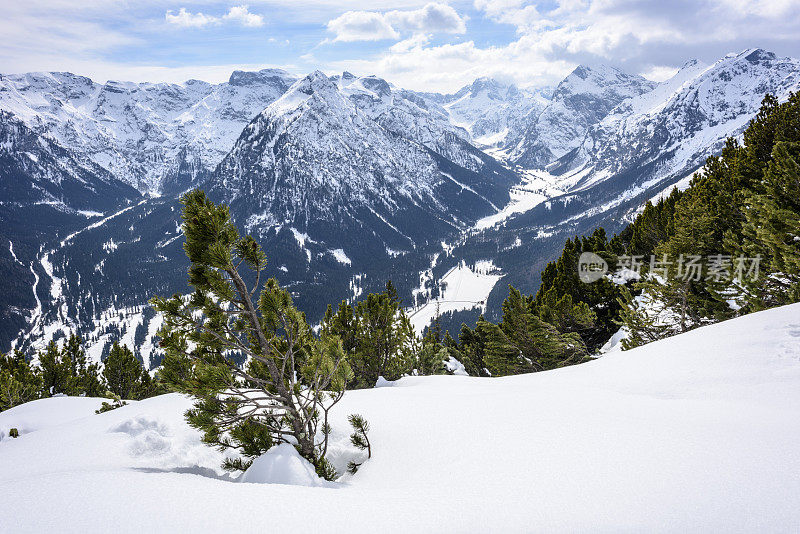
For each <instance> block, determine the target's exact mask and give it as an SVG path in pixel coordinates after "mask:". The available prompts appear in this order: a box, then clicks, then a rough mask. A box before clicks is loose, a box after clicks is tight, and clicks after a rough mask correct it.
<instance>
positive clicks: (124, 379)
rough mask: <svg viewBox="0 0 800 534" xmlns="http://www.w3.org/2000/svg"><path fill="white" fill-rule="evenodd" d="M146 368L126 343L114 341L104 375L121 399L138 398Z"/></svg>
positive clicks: (109, 385)
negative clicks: (120, 343)
mask: <svg viewBox="0 0 800 534" xmlns="http://www.w3.org/2000/svg"><path fill="white" fill-rule="evenodd" d="M143 372H144V369H143V368H142V364H141V363H139V360H137V359H136V356H134V355H133V352H131V350H130V349H129V348H128V347H127V346H126V345H119V344H118V343H114V345H113V346H112V347H111V352H110V353H109V355H108V359H107V360H106V361H105V368H104V369H103V377H104V378H105V380H106V384H107V386H108V390H109V391H110V392H111V393H112V394H114V395H117V396H118V397H120V398H121V399H134V400H135V399H136V398H138V395H137V394H138V392H139V391H138V390H139V387H140V381H141V377H142V373H143Z"/></svg>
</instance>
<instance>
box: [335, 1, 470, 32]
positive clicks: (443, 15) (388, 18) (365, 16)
mask: <svg viewBox="0 0 800 534" xmlns="http://www.w3.org/2000/svg"><path fill="white" fill-rule="evenodd" d="M328 30H329V31H331V32H333V33H334V34H336V37H335V38H334V39H333V40H334V41H379V40H383V39H394V40H397V39H400V35H401V32H412V33H465V32H466V31H467V26H466V19H465V18H464V17H462V16H460V15H459V14H458V13H457V12H456V10H455V9H453V8H452V7H450V6H448V5H447V4H439V3H433V2H432V3H429V4H427V5H425V6H424V7H422V8H420V9H413V10H393V11H387V12H385V13H379V12H376V11H348V12H346V13H344V14H342V15H340V16H338V17H336V18H335V19H333V20H331V21H329V22H328Z"/></svg>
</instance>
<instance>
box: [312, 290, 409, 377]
mask: <svg viewBox="0 0 800 534" xmlns="http://www.w3.org/2000/svg"><path fill="white" fill-rule="evenodd" d="M321 332H323V333H325V334H327V335H335V336H338V337H339V338H340V339H341V340H342V342H343V343H342V346H343V348H344V349H345V351H346V353H347V354H348V360H349V362H350V365H351V367H352V370H353V379H352V381H351V383H350V386H351V387H354V388H370V387H373V386H375V383H376V382H377V380H378V377H379V376H382V377H384V378H385V379H387V380H396V379H398V378H400V377H401V376H402V375H403V374H404V373H408V372H410V371H411V369H412V368H413V366H414V361H413V360H414V343H415V338H416V334H415V332H414V329H413V327H412V325H411V322H410V321H409V319H408V316H407V315H406V313H405V311H404V310H403V308H402V306H401V303H400V300H399V299H398V297H397V290H396V289H395V288H394V286H393V285H392V283H391V281H390V282H388V283H387V284H386V290H385V291H384V292H382V293H370V294H369V295H367V298H365V299H364V300H362V301H360V302H358V303H357V304H356V305H355V306H354V307H353V306H350V305H349V304H347V303H345V302H342V303H341V304H340V305H339V309H338V310H337V312H336V313H335V314H334V313H333V311H332V309H329V310H328V312H326V314H325V319H324V320H323V322H322V327H321Z"/></svg>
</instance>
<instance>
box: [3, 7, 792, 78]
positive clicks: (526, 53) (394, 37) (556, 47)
mask: <svg viewBox="0 0 800 534" xmlns="http://www.w3.org/2000/svg"><path fill="white" fill-rule="evenodd" d="M0 3H2V4H3V8H2V10H0V13H2V17H0V35H2V36H3V37H2V39H0V73H12V72H14V73H16V72H26V71H33V70H68V71H72V72H75V73H78V74H84V75H87V76H90V77H92V78H94V79H95V80H97V81H101V82H103V81H105V80H107V79H118V80H134V81H170V82H180V81H184V80H186V79H190V78H197V79H203V80H208V81H214V82H217V81H223V80H226V79H227V78H228V76H229V75H230V72H231V71H232V70H234V69H237V68H239V69H242V68H244V69H258V68H264V67H281V68H284V69H286V70H289V71H291V72H295V73H298V74H302V73H307V72H309V71H312V70H314V69H321V70H323V71H325V72H327V73H333V72H339V71H342V70H349V71H351V72H353V73H356V74H377V75H379V76H383V77H385V78H386V79H388V80H389V81H392V82H394V83H396V84H398V85H400V86H403V87H407V88H411V89H420V90H440V91H451V90H454V89H457V88H458V87H460V86H462V85H464V84H466V83H468V82H470V81H471V80H473V79H474V78H476V77H478V76H494V77H497V78H500V79H502V80H505V81H513V82H516V83H518V84H520V85H523V86H529V85H546V84H552V83H555V82H557V81H558V80H559V79H560V78H561V77H563V76H564V75H565V74H567V73H568V72H569V71H570V70H571V69H572V68H574V67H575V66H576V65H578V64H580V63H584V64H589V65H592V64H597V63H605V64H609V65H613V66H616V67H619V68H622V69H623V70H626V71H628V72H631V73H639V74H642V75H645V76H648V77H650V78H652V79H657V80H661V79H664V78H666V77H668V76H670V75H671V74H672V73H673V72H674V71H675V69H676V68H677V67H679V66H680V65H682V64H683V63H685V62H686V61H687V60H689V59H692V58H697V59H700V60H702V61H706V62H710V61H713V60H715V59H717V58H719V57H721V56H723V55H725V54H726V53H729V52H733V51H740V50H743V49H745V48H749V47H761V48H766V49H768V50H771V51H774V52H776V53H778V54H779V55H784V56H794V57H800V1H798V0H639V1H636V0H561V1H558V0H548V1H525V0H469V1H450V2H436V1H434V2H431V1H414V0H411V1H407V2H398V1H391V0H370V1H368V2H367V1H354V0H261V1H257V0H250V1H249V2H247V3H246V4H244V3H241V2H240V1H239V0H234V1H233V2H217V1H200V2H194V1H180V0H128V1H124V0H80V1H75V0H25V1H21V0H0Z"/></svg>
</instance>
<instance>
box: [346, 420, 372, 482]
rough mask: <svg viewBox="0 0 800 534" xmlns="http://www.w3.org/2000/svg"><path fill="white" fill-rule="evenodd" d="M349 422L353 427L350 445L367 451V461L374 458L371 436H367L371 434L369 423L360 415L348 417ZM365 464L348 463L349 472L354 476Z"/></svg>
mask: <svg viewBox="0 0 800 534" xmlns="http://www.w3.org/2000/svg"><path fill="white" fill-rule="evenodd" d="M347 420H348V421H349V422H350V426H352V427H353V433H352V434H351V435H350V443H352V444H353V445H354V446H355V447H356V448H358V449H360V450H362V451H364V450H365V451H367V459H370V458H372V444H371V443H370V442H369V436H368V435H367V433H368V432H369V422H367V420H366V419H364V418H363V417H361V416H360V415H359V414H351V415H349V416H348V417H347ZM363 463H364V462H361V463H356V462H348V464H347V470H348V471H349V472H350V474H353V475H354V474H355V473H356V471H358V468H359V467H361V466H362V465H363Z"/></svg>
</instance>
